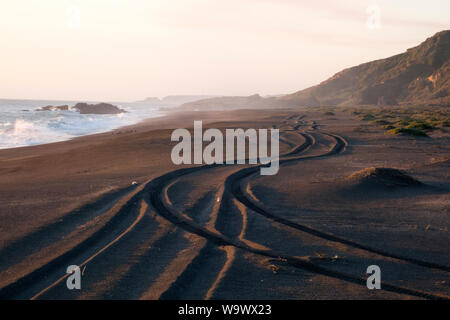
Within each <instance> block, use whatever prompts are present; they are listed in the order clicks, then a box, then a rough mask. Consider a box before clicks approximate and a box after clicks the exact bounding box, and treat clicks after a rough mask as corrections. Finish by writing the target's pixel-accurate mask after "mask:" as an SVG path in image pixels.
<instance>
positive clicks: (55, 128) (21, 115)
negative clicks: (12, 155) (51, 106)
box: [0, 101, 161, 149]
mask: <svg viewBox="0 0 450 320" xmlns="http://www.w3.org/2000/svg"><path fill="white" fill-rule="evenodd" d="M18 105H20V104H17V103H16V104H15V105H13V106H11V105H2V103H1V101H0V149H5V148H15V147H23V146H31V145H37V144H44V143H51V142H58V141H63V140H68V139H71V138H74V137H78V136H83V135H87V134H94V133H101V132H106V131H110V130H113V129H116V128H119V127H121V126H125V125H130V124H134V123H137V122H139V121H140V120H143V119H145V118H149V117H155V116H159V115H161V112H159V111H158V110H157V109H156V108H148V107H147V108H146V107H133V106H121V107H122V108H124V109H125V110H127V111H128V112H127V113H121V114H114V115H97V114H79V113H78V112H74V111H73V110H66V111H62V110H52V111H36V109H31V108H30V109H26V110H24V109H23V107H18Z"/></svg>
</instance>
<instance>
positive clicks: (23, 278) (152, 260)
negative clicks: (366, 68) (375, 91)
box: [0, 109, 450, 299]
mask: <svg viewBox="0 0 450 320" xmlns="http://www.w3.org/2000/svg"><path fill="white" fill-rule="evenodd" d="M218 119H220V120H218ZM194 120H203V124H204V127H205V128H208V127H211V128H219V129H222V130H224V129H225V128H244V129H245V128H272V127H275V128H279V129H280V154H281V157H280V159H281V160H280V170H279V172H278V174H277V175H274V176H261V175H260V174H259V167H258V166H254V165H253V166H251V165H222V166H207V165H201V166H194V165H191V166H189V165H180V166H176V165H174V164H173V163H172V161H171V158H170V154H171V149H172V147H173V146H174V145H175V143H174V142H171V141H170V136H171V133H172V131H173V130H174V129H176V128H192V125H193V121H194ZM449 158H450V133H449V132H448V130H445V129H443V130H437V131H433V132H432V133H431V134H430V137H412V136H407V135H392V134H388V133H387V132H386V131H385V130H383V129H382V128H381V127H379V126H377V125H374V124H370V123H368V122H367V121H363V120H360V119H357V118H355V117H354V116H353V115H352V114H351V113H350V112H348V111H346V110H337V111H335V112H334V113H326V112H323V111H320V110H317V109H296V110H293V109H283V110H274V111H267V110H258V111H252V110H237V111H227V112H225V111H221V112H214V113H212V112H211V113H208V112H184V113H173V114H170V115H169V116H166V117H162V118H157V119H150V120H147V121H144V122H141V123H140V124H137V125H134V126H130V127H125V128H120V129H117V130H114V131H112V132H107V133H103V134H96V135H91V136H85V137H80V138H76V139H73V140H70V141H64V142H58V143H52V144H46V145H39V146H33V147H23V148H15V149H5V150H0V221H2V224H1V227H0V256H1V260H0V288H1V289H0V295H1V297H2V298H7V299H30V298H35V299H102V298H105V299H423V298H425V299H438V298H450V273H449V271H450V256H449V252H450V236H449V231H448V229H449V228H450V216H449V212H450V210H449V209H450V195H449V190H450V170H449V160H448V159H449ZM133 182H137V183H133ZM71 264H76V265H79V266H80V267H81V268H82V270H83V278H82V279H83V280H82V290H73V291H69V290H67V288H66V284H65V279H66V278H65V276H66V273H65V268H67V266H68V265H71ZM370 265H378V266H380V268H381V270H382V289H381V290H368V289H367V287H366V279H367V274H366V269H367V267H368V266H370Z"/></svg>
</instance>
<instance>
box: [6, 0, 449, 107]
mask: <svg viewBox="0 0 450 320" xmlns="http://www.w3.org/2000/svg"><path fill="white" fill-rule="evenodd" d="M449 12H450V1H448V0H434V1H433V0H429V1H423V0H314V1H310V0H308V1H301V0H1V1H0V98H23V99H55V100H83V99H84V100H91V101H135V100H140V99H143V98H145V97H149V96H158V97H163V96H166V95H172V94H198V95H251V94H255V93H259V94H261V95H272V94H284V93H291V92H295V91H298V90H300V89H303V88H306V87H309V86H311V85H315V84H317V83H319V82H321V81H323V80H325V79H326V78H328V77H330V76H332V75H333V74H334V73H336V72H338V71H340V70H342V69H344V68H347V67H351V66H354V65H357V64H360V63H363V62H368V61H371V60H375V59H380V58H385V57H389V56H391V55H394V54H398V53H401V52H404V51H405V50H406V49H407V48H410V47H413V46H416V45H418V44H419V43H421V42H422V41H424V40H425V39H426V38H427V37H430V36H432V35H433V34H435V33H436V32H438V31H441V30H444V29H450V17H449V14H448V13H449Z"/></svg>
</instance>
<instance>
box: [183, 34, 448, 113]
mask: <svg viewBox="0 0 450 320" xmlns="http://www.w3.org/2000/svg"><path fill="white" fill-rule="evenodd" d="M399 104H414V105H440V106H449V105H450V30H445V31H441V32H438V33H437V34H435V35H434V36H433V37H430V38H428V39H427V40H425V41H424V42H423V43H421V44H420V45H419V46H417V47H414V48H411V49H408V50H407V51H406V52H404V53H402V54H398V55H395V56H393V57H390V58H386V59H381V60H376V61H372V62H368V63H364V64H361V65H359V66H356V67H352V68H348V69H345V70H342V71H341V72H338V73H337V74H335V75H334V76H332V77H331V78H329V79H328V80H326V81H323V82H322V83H320V84H318V85H316V86H313V87H310V88H307V89H304V90H301V91H298V92H295V93H292V94H288V95H284V96H281V97H270V98H262V97H261V96H259V95H252V96H248V97H216V98H210V99H202V100H199V101H193V102H189V103H185V104H183V105H182V106H181V108H182V109H189V110H224V109H225V110H229V109H239V108H248V109H255V108H276V107H301V106H339V105H340V106H349V105H399Z"/></svg>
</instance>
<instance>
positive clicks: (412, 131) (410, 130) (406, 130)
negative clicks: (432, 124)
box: [389, 128, 428, 137]
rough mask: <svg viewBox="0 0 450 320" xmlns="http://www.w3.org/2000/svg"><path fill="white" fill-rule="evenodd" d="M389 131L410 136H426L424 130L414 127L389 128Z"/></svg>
mask: <svg viewBox="0 0 450 320" xmlns="http://www.w3.org/2000/svg"><path fill="white" fill-rule="evenodd" d="M389 132H390V133H392V134H410V135H412V136H420V137H428V135H427V134H426V133H425V132H424V131H422V130H419V129H414V128H395V129H391V130H389Z"/></svg>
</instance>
